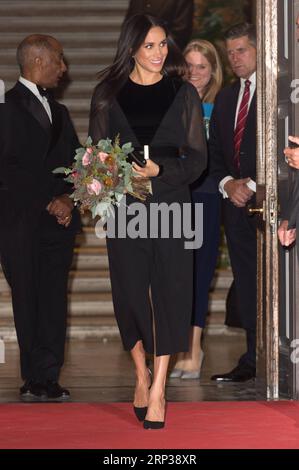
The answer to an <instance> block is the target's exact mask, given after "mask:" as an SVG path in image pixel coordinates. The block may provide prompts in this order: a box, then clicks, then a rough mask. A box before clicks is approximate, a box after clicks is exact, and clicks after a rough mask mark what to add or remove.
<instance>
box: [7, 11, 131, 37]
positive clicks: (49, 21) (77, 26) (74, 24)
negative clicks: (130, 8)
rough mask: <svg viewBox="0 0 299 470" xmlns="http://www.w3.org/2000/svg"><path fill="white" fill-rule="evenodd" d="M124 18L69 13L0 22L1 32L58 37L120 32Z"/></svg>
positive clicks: (113, 15)
mask: <svg viewBox="0 0 299 470" xmlns="http://www.w3.org/2000/svg"><path fill="white" fill-rule="evenodd" d="M123 19H124V16H123V15H121V14H119V15H117V14H112V13H110V14H107V15H92V14H90V13H89V12H88V14H86V15H78V16H73V15H72V14H71V12H69V14H68V15H66V16H61V17H60V16H53V17H52V16H46V15H44V16H37V17H34V16H31V14H29V16H12V15H11V13H9V15H7V16H5V17H3V19H2V20H0V32H1V33H6V32H9V31H15V32H16V31H18V32H21V31H22V32H23V31H28V30H29V31H32V32H38V31H42V32H43V34H50V32H51V33H52V34H53V35H55V36H56V34H57V33H59V32H67V31H72V32H73V34H76V32H77V31H82V30H85V31H91V32H96V31H99V30H100V31H102V32H103V31H109V32H110V31H119V30H120V26H121V24H122V22H123Z"/></svg>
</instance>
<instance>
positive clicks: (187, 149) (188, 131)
mask: <svg viewBox="0 0 299 470" xmlns="http://www.w3.org/2000/svg"><path fill="white" fill-rule="evenodd" d="M182 88H183V89H182V90H180V91H179V92H178V94H180V93H181V92H182V93H183V109H182V112H181V116H180V115H177V114H176V112H174V115H173V119H174V121H175V122H174V123H173V125H174V128H175V126H176V125H177V123H178V122H179V124H180V126H181V127H182V129H181V131H182V133H183V141H184V143H183V145H182V146H181V149H180V152H181V154H182V155H181V158H165V159H163V160H161V163H162V164H163V173H162V175H161V176H160V177H159V178H160V179H161V181H164V182H165V183H168V184H170V185H174V186H180V185H184V184H191V183H192V182H193V181H195V180H196V179H197V178H199V176H200V175H201V174H202V172H203V171H204V170H205V168H206V166H207V144H206V135H205V131H204V126H203V115H202V106H201V101H200V99H199V97H198V94H197V91H196V90H195V88H194V87H193V85H190V84H188V83H186V84H184V85H183V86H182ZM176 99H177V98H176ZM174 110H175V111H177V108H175V109H174Z"/></svg>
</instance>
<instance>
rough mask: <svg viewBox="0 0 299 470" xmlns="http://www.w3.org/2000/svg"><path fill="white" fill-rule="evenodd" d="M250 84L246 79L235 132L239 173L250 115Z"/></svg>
mask: <svg viewBox="0 0 299 470" xmlns="http://www.w3.org/2000/svg"><path fill="white" fill-rule="evenodd" d="M250 85H251V81H250V80H246V81H245V90H244V93H243V97H242V101H241V104H240V108H239V112H238V119H237V125H236V128H235V133H234V147H235V153H234V166H235V168H236V170H237V171H238V173H239V172H240V147H241V142H242V138H243V134H244V129H245V125H246V119H247V115H248V103H249V98H250Z"/></svg>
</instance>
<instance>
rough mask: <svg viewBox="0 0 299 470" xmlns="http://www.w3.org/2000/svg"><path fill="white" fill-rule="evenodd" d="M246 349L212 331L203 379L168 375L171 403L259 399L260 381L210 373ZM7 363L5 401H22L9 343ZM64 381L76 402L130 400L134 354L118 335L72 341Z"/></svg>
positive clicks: (239, 339)
mask: <svg viewBox="0 0 299 470" xmlns="http://www.w3.org/2000/svg"><path fill="white" fill-rule="evenodd" d="M244 348H245V343H244V337H243V336H242V335H232V336H229V335H221V336H220V335H209V336H207V337H206V338H205V341H204V350H205V359H204V362H203V367H202V374H201V379H200V380H181V379H168V383H167V399H168V400H170V401H203V400H204V401H224V400H255V399H256V391H255V382H254V381H249V382H246V383H242V384H237V383H235V384H233V383H228V384H216V383H215V382H213V381H211V380H210V376H211V375H212V374H215V373H219V372H227V371H229V370H231V369H232V368H233V367H234V366H235V365H236V362H237V359H238V357H239V356H240V355H241V353H242V352H243V350H244ZM5 353H6V358H5V359H6V362H5V363H4V364H0V402H2V403H5V402H16V401H19V396H18V390H19V387H20V385H21V384H22V381H21V379H20V372H19V363H18V362H19V361H18V347H17V345H16V343H7V344H6V348H5ZM60 383H61V384H62V385H63V386H65V387H67V388H69V389H70V391H71V396H72V400H73V401H75V402H127V401H131V399H132V396H133V389H134V372H133V368H132V363H131V359H130V355H129V354H128V353H126V352H124V351H123V349H122V345H121V343H120V341H119V340H118V339H114V340H109V341H107V340H104V341H100V340H99V341H71V342H68V343H67V347H66V361H65V365H64V368H63V370H62V374H61V379H60Z"/></svg>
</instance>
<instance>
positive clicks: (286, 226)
mask: <svg viewBox="0 0 299 470" xmlns="http://www.w3.org/2000/svg"><path fill="white" fill-rule="evenodd" d="M296 35H297V43H298V42H299V15H297V18H296ZM289 141H290V142H291V144H290V146H289V147H287V148H285V149H284V154H285V161H286V163H287V164H288V165H289V166H290V167H291V168H295V169H296V170H298V169H299V137H297V136H289ZM282 216H283V220H282V221H281V223H280V225H279V228H278V238H279V241H280V243H281V244H282V245H283V246H286V247H288V246H290V245H292V244H293V243H294V241H295V240H296V235H297V227H299V174H298V172H296V174H295V175H294V181H293V184H292V187H291V191H290V197H289V201H288V203H287V207H284V208H282ZM297 255H298V257H299V246H298V239H297Z"/></svg>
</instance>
